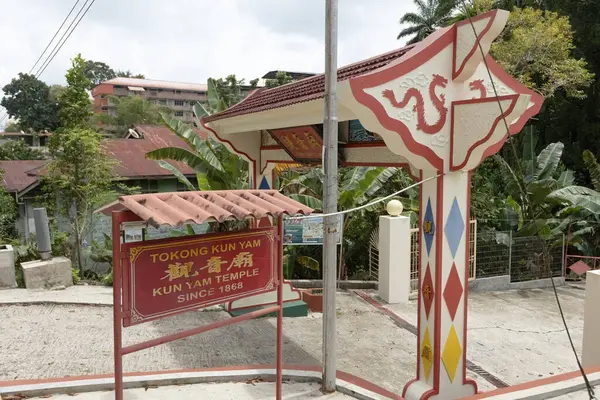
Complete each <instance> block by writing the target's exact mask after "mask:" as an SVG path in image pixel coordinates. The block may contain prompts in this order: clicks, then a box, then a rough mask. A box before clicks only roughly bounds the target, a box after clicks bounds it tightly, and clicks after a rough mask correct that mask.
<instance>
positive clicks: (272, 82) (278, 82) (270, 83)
mask: <svg viewBox="0 0 600 400" xmlns="http://www.w3.org/2000/svg"><path fill="white" fill-rule="evenodd" d="M293 81H294V79H293V78H292V77H291V76H289V75H288V74H287V73H286V72H285V71H277V74H276V75H275V79H267V80H266V81H265V86H266V87H267V88H269V89H271V88H274V87H277V86H282V85H285V84H288V83H290V82H293Z"/></svg>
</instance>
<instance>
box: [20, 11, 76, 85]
mask: <svg viewBox="0 0 600 400" xmlns="http://www.w3.org/2000/svg"><path fill="white" fill-rule="evenodd" d="M80 1H81V0H77V1H76V2H75V4H73V7H72V8H71V11H69V13H68V14H67V16H66V17H65V19H63V22H62V24H60V26H59V27H58V29H57V30H56V32H54V36H52V39H50V41H49V42H48V44H47V45H46V48H45V49H44V51H42V54H40V56H39V57H38V59H37V60H36V62H35V64H33V67H31V69H30V70H29V73H30V74H31V72H32V71H33V69H34V68H35V67H36V65H38V63H39V62H40V60H41V59H42V57H43V56H44V54H46V50H48V48H49V47H50V45H51V44H52V42H53V41H54V39H55V38H56V36H57V35H58V32H60V31H61V29H62V27H63V26H64V25H65V22H67V19H69V17H70V16H71V14H72V13H73V10H74V9H75V7H77V4H79V2H80Z"/></svg>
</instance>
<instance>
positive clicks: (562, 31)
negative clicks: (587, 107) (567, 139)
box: [491, 7, 594, 99]
mask: <svg viewBox="0 0 600 400" xmlns="http://www.w3.org/2000/svg"><path fill="white" fill-rule="evenodd" d="M574 48H575V46H574V44H573V29H572V28H571V24H570V22H569V18H568V17H561V16H559V15H558V14H557V13H554V12H549V11H541V10H535V9H533V8H529V7H527V8H523V9H520V8H517V9H515V10H514V11H513V12H512V13H511V15H510V17H509V19H508V23H507V25H506V29H505V30H504V33H503V34H502V35H501V36H500V37H499V39H498V40H497V41H496V42H494V44H493V45H492V49H491V53H492V55H493V56H494V58H495V59H496V60H497V61H498V62H499V63H500V64H501V65H502V67H503V68H504V69H505V70H506V72H508V73H509V74H511V75H512V76H514V77H515V78H517V79H518V80H519V81H521V82H522V83H524V84H525V85H527V86H529V87H530V88H533V89H535V90H538V91H539V92H540V93H541V94H542V95H543V96H544V97H545V98H546V99H547V98H550V97H552V96H554V95H555V93H556V92H557V91H559V90H560V91H564V93H565V94H566V95H567V96H568V97H573V98H582V97H585V91H584V90H585V89H586V88H587V87H588V86H589V85H590V84H591V83H592V81H593V79H594V74H592V73H590V72H589V71H588V70H587V63H586V61H585V60H583V59H577V58H574V57H573V56H572V52H573V50H574Z"/></svg>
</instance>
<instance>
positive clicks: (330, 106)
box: [323, 0, 339, 392]
mask: <svg viewBox="0 0 600 400" xmlns="http://www.w3.org/2000/svg"><path fill="white" fill-rule="evenodd" d="M325 4H326V10H325V116H324V119H323V128H324V129H323V139H324V140H323V144H324V150H325V153H324V157H323V158H324V160H323V166H324V168H325V180H324V182H323V212H324V213H325V214H329V213H335V212H337V197H338V179H337V175H338V119H337V99H336V87H337V29H338V0H325ZM338 218H339V216H338V215H335V216H331V217H325V220H324V224H323V229H324V232H323V267H324V268H323V303H324V307H323V390H325V391H327V392H333V391H335V389H336V385H335V379H336V362H335V357H336V353H335V352H336V328H335V325H336V315H335V295H336V268H337V236H338V232H337V230H338Z"/></svg>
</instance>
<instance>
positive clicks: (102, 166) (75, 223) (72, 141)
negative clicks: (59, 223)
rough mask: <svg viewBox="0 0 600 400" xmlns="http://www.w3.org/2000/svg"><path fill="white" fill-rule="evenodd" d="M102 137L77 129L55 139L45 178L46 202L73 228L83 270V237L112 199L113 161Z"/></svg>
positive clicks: (77, 254) (73, 237)
mask: <svg viewBox="0 0 600 400" xmlns="http://www.w3.org/2000/svg"><path fill="white" fill-rule="evenodd" d="M100 140H101V137H100V136H99V135H98V134H97V133H96V132H94V131H92V130H91V129H85V128H75V129H70V130H66V131H64V132H62V133H61V134H60V135H57V136H56V140H53V141H52V143H51V146H50V152H51V155H52V161H51V162H50V163H49V164H48V175H47V177H46V178H45V179H44V187H45V191H46V193H47V196H46V201H47V202H48V204H49V205H51V206H52V207H53V208H54V210H55V211H57V212H58V213H59V214H60V215H62V216H63V217H65V218H66V219H67V220H68V221H69V223H70V226H71V232H72V235H73V236H72V239H73V242H74V245H73V248H74V251H75V254H74V256H75V262H76V263H77V264H78V265H79V268H80V269H82V268H83V258H82V254H81V238H82V234H83V232H84V230H85V229H86V226H87V223H88V222H89V215H90V213H91V212H92V211H93V210H94V209H95V208H96V207H97V206H99V205H102V204H103V203H105V202H106V200H107V198H108V197H113V196H114V194H113V193H114V192H113V186H112V179H113V173H112V168H113V164H114V162H113V161H112V160H111V159H110V158H109V157H108V156H107V155H106V154H105V153H104V152H103V151H102V149H101V147H100Z"/></svg>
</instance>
